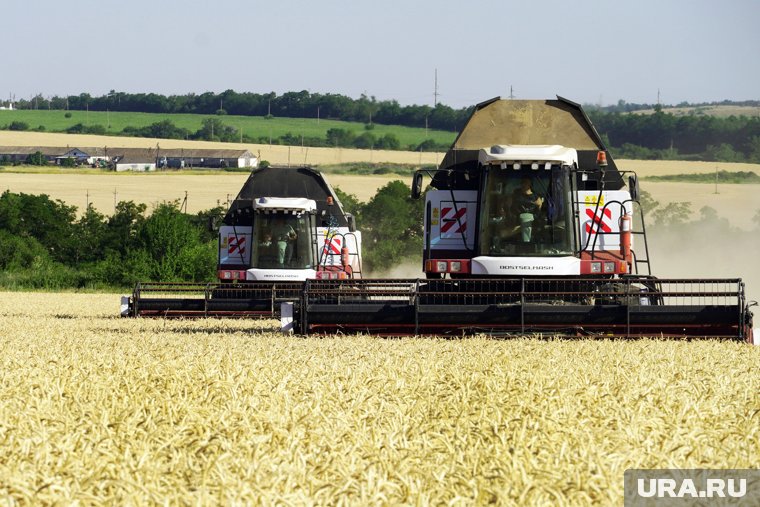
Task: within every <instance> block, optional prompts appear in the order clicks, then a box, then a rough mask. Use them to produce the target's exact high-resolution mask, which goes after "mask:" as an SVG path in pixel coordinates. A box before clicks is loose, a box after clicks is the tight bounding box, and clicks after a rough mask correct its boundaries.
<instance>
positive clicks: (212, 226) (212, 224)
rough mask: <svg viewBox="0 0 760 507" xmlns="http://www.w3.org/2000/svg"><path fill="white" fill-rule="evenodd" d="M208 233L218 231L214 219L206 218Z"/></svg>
mask: <svg viewBox="0 0 760 507" xmlns="http://www.w3.org/2000/svg"><path fill="white" fill-rule="evenodd" d="M207 226H208V232H214V231H218V230H219V226H218V225H217V223H216V217H213V216H211V217H208V224H207Z"/></svg>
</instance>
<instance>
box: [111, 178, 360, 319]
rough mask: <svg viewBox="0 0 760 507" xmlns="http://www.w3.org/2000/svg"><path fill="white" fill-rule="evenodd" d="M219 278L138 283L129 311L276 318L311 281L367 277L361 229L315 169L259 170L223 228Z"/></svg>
mask: <svg viewBox="0 0 760 507" xmlns="http://www.w3.org/2000/svg"><path fill="white" fill-rule="evenodd" d="M217 277H218V281H217V282H215V283H209V284H194V283H138V284H137V285H136V287H135V290H134V292H133V294H132V295H131V296H129V297H126V296H125V298H123V301H122V315H123V316H161V317H192V316H204V317H205V316H212V317H256V316H259V317H272V316H275V315H276V314H277V313H278V312H279V310H280V305H281V304H282V303H284V302H288V301H297V300H298V299H299V298H300V297H301V293H302V291H303V285H304V281H305V280H307V279H314V278H316V279H324V280H346V279H355V278H360V277H361V233H360V232H359V231H357V230H356V226H355V222H354V219H353V217H352V216H351V215H350V214H347V213H345V212H344V211H343V208H342V205H341V203H340V201H339V200H338V198H337V195H336V194H335V192H334V190H333V189H332V187H330V185H329V183H328V182H327V180H326V179H325V178H324V176H323V175H322V174H321V173H319V172H318V171H315V170H313V169H311V168H307V167H301V168H285V167H267V168H262V169H256V170H254V171H253V172H252V173H251V175H250V176H249V177H248V179H247V181H246V182H245V184H244V185H243V187H242V188H241V190H240V192H239V193H238V195H237V197H236V198H235V200H234V201H233V202H232V204H231V205H230V209H229V210H228V212H227V214H226V215H225V217H224V219H223V221H222V224H221V226H220V227H219V255H218V264H217Z"/></svg>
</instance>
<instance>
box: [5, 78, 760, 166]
mask: <svg viewBox="0 0 760 507" xmlns="http://www.w3.org/2000/svg"><path fill="white" fill-rule="evenodd" d="M721 104H729V105H758V104H760V103H758V102H757V101H745V102H728V101H724V102H723V103H721ZM16 106H17V107H18V108H19V109H48V108H50V109H74V110H91V111H107V110H110V111H127V112H147V113H163V114H172V113H193V114H208V115H217V118H209V119H208V120H207V122H212V121H215V122H217V123H216V124H215V125H211V124H210V125H206V124H205V123H204V127H203V128H202V129H201V130H199V131H198V132H194V133H193V132H188V131H185V130H186V129H181V128H178V127H176V126H174V125H173V124H172V123H171V121H170V120H168V119H167V120H166V121H165V122H158V123H154V124H153V125H150V126H148V127H143V128H127V129H125V130H124V132H123V133H124V135H136V136H137V135H139V136H147V137H168V138H175V139H204V140H220V141H241V136H240V134H239V133H238V132H237V130H236V129H235V128H234V127H230V126H227V125H225V124H224V122H223V121H222V120H221V119H219V118H218V117H219V116H223V115H225V114H234V115H244V116H264V117H273V116H277V117H288V118H329V119H335V120H344V121H352V122H361V123H365V124H366V125H368V126H371V125H373V124H374V123H379V124H386V125H403V126H409V127H418V128H421V127H429V128H432V129H440V130H448V131H452V132H457V131H459V130H461V128H462V127H463V126H464V124H465V123H466V121H467V119H468V118H469V116H470V114H471V113H472V111H473V107H465V108H460V109H454V108H451V107H449V106H446V105H444V104H440V103H439V104H436V105H435V106H434V107H431V106H428V105H406V106H402V105H400V104H399V103H398V102H397V101H395V100H381V101H378V100H376V98H375V97H368V96H366V95H361V96H360V97H359V98H358V99H353V98H350V97H347V96H344V95H340V94H331V93H327V94H321V93H310V92H308V91H305V90H304V91H300V92H287V93H284V94H282V95H277V94H276V93H274V92H271V93H265V94H260V93H249V92H243V93H239V92H236V91H234V90H227V91H224V92H222V93H213V92H206V93H202V94H194V93H189V94H186V95H169V96H165V95H159V94H155V93H124V92H117V91H114V90H111V91H110V92H109V93H108V94H105V95H101V96H91V95H90V94H87V93H81V94H79V95H69V96H67V97H58V96H54V97H51V98H47V99H46V98H44V97H42V96H37V97H33V98H31V99H29V100H21V101H19V102H18V103H17V104H16ZM679 106H688V104H679ZM646 108H652V109H654V110H655V113H654V114H630V113H631V112H634V111H639V110H641V109H646ZM586 110H587V113H588V114H589V117H590V118H591V120H592V121H593V123H594V125H595V126H596V129H597V131H598V132H599V133H600V134H601V135H602V136H603V137H604V139H605V140H606V144H607V146H608V147H609V148H610V150H611V151H612V153H613V155H614V156H616V157H618V158H635V159H678V160H706V161H724V162H754V163H760V117H747V116H738V117H736V116H730V117H727V118H719V117H714V116H708V115H698V114H695V115H686V116H675V115H673V114H669V113H667V112H666V110H665V109H663V108H662V106H660V105H654V106H652V105H649V104H628V103H626V102H624V101H619V102H618V104H617V105H615V106H608V107H606V108H600V107H595V106H586ZM26 127H28V125H27V126H26ZM6 128H9V127H8V126H6ZM14 128H17V129H18V128H19V125H18V124H16V125H15V126H14ZM71 129H73V130H71ZM71 129H70V130H71V131H72V132H75V133H92V134H100V133H105V130H106V129H105V128H104V127H102V126H98V125H92V126H85V125H78V126H74V127H71ZM93 129H96V130H97V129H100V130H102V132H101V131H100V130H97V131H95V130H93ZM334 130H335V132H333V133H332V134H330V133H328V134H327V135H326V136H325V137H314V138H301V137H300V136H293V135H284V136H280V137H279V138H277V139H269V138H268V137H266V136H255V135H243V136H242V138H243V139H242V141H244V142H257V143H261V142H264V143H268V142H273V143H277V144H304V145H308V146H341V147H357V148H364V147H374V148H382V149H409V148H410V147H407V146H403V147H402V146H398V145H397V143H395V142H393V140H392V139H385V138H378V137H375V136H373V134H372V133H371V132H367V133H365V134H363V135H358V136H357V135H355V134H353V133H350V132H347V131H343V132H337V131H339V130H341V129H334ZM348 137H351V139H347V138H348ZM428 144H430V143H428ZM411 148H412V149H418V148H419V149H423V150H424V149H441V148H442V147H440V146H434V145H426V146H421V147H411Z"/></svg>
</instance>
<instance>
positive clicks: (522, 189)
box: [512, 178, 544, 243]
mask: <svg viewBox="0 0 760 507" xmlns="http://www.w3.org/2000/svg"><path fill="white" fill-rule="evenodd" d="M543 202H544V200H543V198H542V197H541V196H539V195H537V194H536V193H535V192H533V188H532V184H531V179H530V178H522V179H521V180H520V186H519V187H517V188H516V189H515V191H514V192H513V194H512V213H513V214H514V216H516V217H517V218H518V220H519V221H518V223H519V227H520V236H521V239H522V242H523V243H528V242H529V241H530V240H531V236H532V234H533V222H534V221H535V220H536V217H537V216H538V212H539V210H540V209H541V205H542V204H543Z"/></svg>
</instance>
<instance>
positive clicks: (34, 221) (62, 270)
mask: <svg viewBox="0 0 760 507" xmlns="http://www.w3.org/2000/svg"><path fill="white" fill-rule="evenodd" d="M338 192H339V196H340V197H341V200H342V202H343V204H344V206H345V207H346V209H347V211H349V212H353V213H354V214H355V216H357V221H358V222H359V224H360V229H361V231H362V238H363V244H364V256H363V257H364V259H363V260H364V270H365V272H367V271H372V270H375V271H377V270H383V269H387V268H389V267H391V266H393V265H395V264H396V263H397V262H399V261H400V260H401V259H403V258H408V257H412V258H413V257H415V256H416V257H418V258H420V256H421V252H422V209H421V206H419V201H413V200H412V199H411V198H410V196H409V189H408V187H407V186H406V185H405V184H404V183H402V182H401V181H394V182H391V183H389V184H388V185H386V186H385V187H383V188H381V189H380V190H379V191H378V192H377V194H376V195H375V196H374V197H373V198H372V199H371V200H370V201H369V202H367V203H361V202H359V201H358V200H357V199H356V197H354V196H352V195H348V194H344V193H342V192H340V191H339V190H338ZM387 209H394V210H396V211H397V213H387ZM224 213H225V210H224V209H223V208H222V207H216V208H212V209H210V210H205V211H201V212H199V213H197V214H186V213H184V212H182V210H181V208H180V205H179V202H177V201H174V202H164V203H161V204H158V205H156V206H155V207H154V208H153V209H152V211H150V212H148V209H147V206H146V205H145V204H135V203H134V202H133V201H122V202H119V203H118V204H117V206H116V209H115V211H114V213H113V215H111V216H105V215H103V214H101V213H99V212H98V211H97V210H95V208H93V207H92V206H89V207H88V208H87V209H86V210H84V213H82V214H81V215H80V216H77V208H76V207H75V206H69V205H67V204H65V203H64V202H63V201H60V200H53V199H51V198H50V197H49V196H47V195H44V194H43V195H31V194H24V193H12V192H10V191H6V192H4V193H3V194H2V195H0V286H2V287H6V288H14V289H18V288H27V289H64V288H110V289H115V288H118V289H126V288H131V287H133V286H134V284H135V283H136V282H138V281H143V282H144V281H166V282H180V281H182V282H213V281H215V280H216V267H217V254H218V248H219V246H218V233H217V232H216V231H214V230H212V229H211V228H210V227H209V223H211V222H216V223H219V222H220V221H221V219H222V217H223V216H224ZM361 224H365V225H361Z"/></svg>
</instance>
